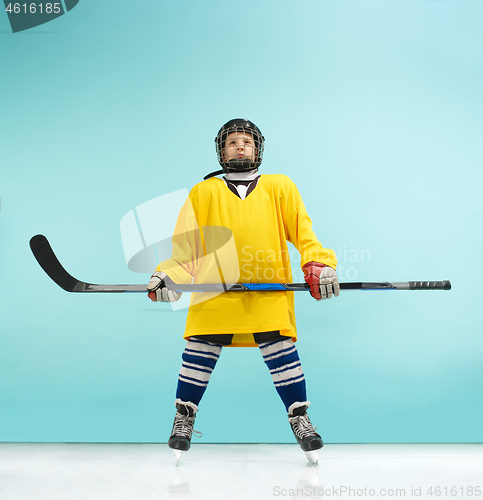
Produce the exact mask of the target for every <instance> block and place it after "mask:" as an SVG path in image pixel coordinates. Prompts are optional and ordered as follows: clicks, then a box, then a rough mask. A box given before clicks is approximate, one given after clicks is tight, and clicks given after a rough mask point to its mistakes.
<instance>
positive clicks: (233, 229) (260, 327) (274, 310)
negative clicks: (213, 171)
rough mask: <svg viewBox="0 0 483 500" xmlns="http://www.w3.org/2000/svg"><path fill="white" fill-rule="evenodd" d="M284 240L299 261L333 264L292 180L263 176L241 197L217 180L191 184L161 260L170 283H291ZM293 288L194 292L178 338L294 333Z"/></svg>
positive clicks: (243, 339)
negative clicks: (166, 254) (169, 250)
mask: <svg viewBox="0 0 483 500" xmlns="http://www.w3.org/2000/svg"><path fill="white" fill-rule="evenodd" d="M287 241H289V242H291V243H292V244H293V245H294V246H295V247H296V248H297V250H298V251H299V252H300V254H301V262H300V265H301V267H303V266H304V265H305V264H306V263H307V262H311V261H316V262H321V263H324V264H326V265H328V266H331V267H333V268H334V269H335V268H336V265H337V259H336V256H335V252H334V251H333V250H329V249H325V248H323V247H322V245H321V244H320V243H319V241H318V240H317V238H316V236H315V234H314V232H313V231H312V222H311V220H310V218H309V216H308V214H307V212H306V210H305V207H304V204H303V201H302V198H301V196H300V194H299V192H298V190H297V188H296V186H295V184H294V183H293V182H292V181H291V180H290V179H289V178H288V177H287V176H285V175H280V174H277V175H264V174H263V175H261V176H260V178H259V179H258V184H257V186H256V187H255V189H254V190H253V191H252V192H251V193H250V194H249V195H248V196H247V197H246V198H245V199H244V200H242V199H241V198H239V197H238V196H236V195H235V194H234V193H233V192H232V191H230V189H229V188H228V187H227V185H226V184H225V181H224V180H223V179H219V178H211V179H209V180H207V181H204V182H201V183H199V184H197V185H196V186H194V187H193V189H192V190H191V192H190V194H189V197H188V199H187V201H186V203H185V205H184V207H183V209H182V210H181V211H180V214H179V216H178V221H177V224H176V229H175V233H174V235H173V240H172V242H173V253H172V258H171V259H168V260H166V261H163V262H161V263H160V264H159V265H158V267H157V268H156V271H163V272H164V273H166V274H167V275H168V276H169V277H170V278H171V279H172V280H173V281H174V282H175V283H179V284H181V283H184V284H186V283H191V282H193V283H222V282H224V283H236V282H238V283H270V282H272V283H291V282H292V270H291V266H290V259H289V249H288V246H287ZM293 294H294V292H278V291H277V292H232V293H193V294H192V295H191V302H190V308H189V311H188V318H187V320H186V329H185V333H184V338H185V339H189V338H190V336H192V335H213V334H234V336H233V340H232V344H231V345H232V346H238V347H252V346H256V345H257V344H256V343H255V341H254V338H253V335H252V334H253V333H259V332H268V331H275V330H278V331H280V334H281V335H284V336H287V337H292V338H293V339H294V341H296V339H297V329H296V325H295V314H294V296H293Z"/></svg>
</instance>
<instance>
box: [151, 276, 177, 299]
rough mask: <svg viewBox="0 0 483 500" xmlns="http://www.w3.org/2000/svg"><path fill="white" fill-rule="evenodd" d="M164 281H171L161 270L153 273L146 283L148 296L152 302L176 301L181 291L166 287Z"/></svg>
mask: <svg viewBox="0 0 483 500" xmlns="http://www.w3.org/2000/svg"><path fill="white" fill-rule="evenodd" d="M166 282H171V283H172V282H173V281H172V280H170V278H169V276H166V274H164V273H163V272H158V273H154V274H153V275H152V276H151V281H150V282H149V283H148V287H147V288H148V297H149V298H150V299H151V300H152V301H153V302H176V301H177V300H179V298H180V297H181V295H183V294H182V293H181V292H174V291H173V290H168V289H167V288H166Z"/></svg>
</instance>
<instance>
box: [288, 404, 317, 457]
mask: <svg viewBox="0 0 483 500" xmlns="http://www.w3.org/2000/svg"><path fill="white" fill-rule="evenodd" d="M309 405H310V403H309V402H308V401H306V402H304V403H294V404H293V405H292V406H290V408H289V409H288V411H289V415H288V421H289V422H290V426H291V427H292V431H293V433H294V436H295V439H296V440H297V443H298V444H299V445H300V447H301V448H302V450H303V451H304V452H305V456H306V457H307V460H308V461H309V462H311V463H313V464H317V463H318V462H319V450H320V448H322V446H324V443H323V442H322V438H321V437H320V435H319V434H317V433H316V432H315V429H316V428H315V427H314V426H313V425H312V423H311V422H310V419H309V416H308V415H307V408H308V407H309Z"/></svg>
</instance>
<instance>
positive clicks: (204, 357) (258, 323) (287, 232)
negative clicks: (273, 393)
mask: <svg viewBox="0 0 483 500" xmlns="http://www.w3.org/2000/svg"><path fill="white" fill-rule="evenodd" d="M215 143H216V151H217V155H218V161H219V163H220V165H221V167H222V170H219V171H217V172H213V173H212V174H209V175H207V176H206V177H205V179H209V180H206V181H205V182H201V183H199V184H197V185H196V186H195V187H194V188H193V189H192V190H191V192H190V195H189V199H188V204H189V205H190V210H189V212H190V213H191V214H192V216H191V220H192V224H191V225H190V224H188V223H187V222H186V220H187V219H189V215H187V212H188V211H186V210H185V211H184V215H182V214H181V213H180V216H179V218H178V224H177V225H178V226H180V227H184V230H181V229H179V230H178V236H175V237H173V255H172V258H171V259H168V260H167V261H164V262H161V263H160V264H159V266H158V267H157V268H156V272H155V273H154V274H153V276H152V278H151V281H150V282H149V284H148V296H149V297H150V298H151V300H153V301H162V302H173V301H176V300H178V299H179V297H180V295H181V294H180V293H177V292H175V291H172V290H169V289H168V288H167V287H166V284H167V283H168V284H169V283H170V282H175V283H178V284H180V283H191V282H192V280H193V278H194V282H195V283H197V282H198V283H199V282H203V276H202V277H200V276H201V275H203V272H204V271H202V270H201V269H202V267H203V264H200V262H202V261H203V257H206V253H207V251H206V240H207V236H206V234H205V235H203V232H205V233H206V232H207V231H208V229H209V228H213V227H216V228H228V229H229V230H230V234H232V235H233V239H234V244H235V246H236V254H237V255H238V258H240V256H243V257H244V258H243V266H242V265H241V264H240V265H239V264H238V260H236V268H237V269H236V271H237V272H236V274H235V276H239V280H238V281H239V282H292V271H291V267H290V260H289V258H288V247H287V241H289V242H291V243H293V245H294V246H295V247H296V248H297V250H298V251H299V252H300V254H301V266H302V269H303V272H304V277H305V281H306V282H307V283H308V284H309V285H310V288H311V291H310V293H311V295H312V296H313V297H314V298H315V299H317V300H321V299H327V298H331V297H332V296H336V297H337V296H338V295H339V282H338V279H337V274H336V271H335V268H336V264H337V260H336V257H335V253H334V251H333V250H328V249H325V248H323V247H322V245H321V244H320V243H319V241H318V240H317V238H316V236H315V234H314V233H313V231H312V228H311V221H310V219H309V217H308V215H307V212H306V210H305V207H304V204H303V202H302V199H301V197H300V194H299V193H298V191H297V188H296V187H295V185H294V184H293V182H292V181H291V180H290V179H289V178H288V177H286V176H284V175H260V174H259V173H258V168H259V166H260V164H261V162H262V156H263V147H264V137H263V136H262V134H261V132H260V130H259V129H258V127H257V126H256V125H254V124H253V123H252V122H250V121H249V120H245V119H235V120H230V121H229V122H227V123H226V124H225V125H223V127H222V128H221V129H220V131H219V132H218V135H217V136H216V138H215ZM221 173H225V176H224V177H223V178H222V179H220V178H216V177H214V176H216V175H218V174H221ZM212 177H213V178H212ZM182 212H183V211H182ZM193 228H197V231H193V230H190V229H193ZM179 234H184V235H185V237H184V239H183V238H182V237H181V238H180V237H179ZM188 234H189V236H186V235H188ZM263 256H266V258H263ZM217 262H218V261H217ZM218 264H219V262H218ZM218 267H219V266H218ZM260 271H261V274H260ZM208 274H209V273H208ZM208 274H207V273H206V272H205V274H204V278H206V276H207V275H208ZM220 274H221V273H220ZM226 278H227V277H226V275H225V276H222V279H224V280H225V282H229V280H228V279H226ZM204 282H207V281H206V279H205V281H204ZM197 295H198V296H199V295H200V294H196V293H195V294H193V295H192V299H191V305H190V308H189V312H188V318H187V321H186V330H185V334H184V338H185V339H186V340H187V344H186V348H185V351H184V353H183V355H182V358H183V364H182V367H181V371H180V374H179V379H178V388H177V393H176V402H175V404H176V409H177V412H176V416H175V420H174V425H173V429H172V432H171V436H170V438H169V442H168V445H169V446H170V448H172V449H173V451H174V452H175V456H176V458H177V459H178V458H179V456H180V455H181V452H182V451H187V450H189V448H190V443H191V435H192V432H193V425H194V421H195V416H196V412H197V410H198V405H199V403H200V400H201V398H202V396H203V393H204V392H205V390H206V387H207V385H208V382H209V379H210V375H211V373H212V371H213V369H214V368H215V365H216V362H217V360H218V358H219V356H220V354H221V351H222V347H223V346H245V347H250V346H258V347H259V348H260V352H261V354H262V356H263V360H264V361H265V363H266V364H267V366H268V368H269V370H270V373H271V375H272V378H273V381H274V384H275V388H276V390H277V392H278V394H279V395H280V397H281V399H282V401H283V403H284V405H285V408H286V410H287V412H288V419H289V422H290V425H291V427H292V430H293V433H294V435H295V438H296V440H297V442H298V443H299V445H300V446H301V448H302V450H303V451H305V452H306V454H307V458H308V459H309V460H310V461H313V462H317V458H318V451H317V450H319V449H320V448H322V446H323V442H322V439H321V437H320V436H319V434H317V433H316V432H315V428H314V427H313V426H312V424H311V422H310V420H309V417H308V415H307V408H308V407H309V404H310V403H309V401H307V396H306V390H305V379H304V374H303V371H302V367H301V364H300V359H299V356H298V353H297V349H296V347H295V345H294V342H295V341H296V340H297V331H296V326H295V315H294V297H293V292H278V291H277V292H250V293H236V292H231V293H230V292H227V293H221V294H213V296H210V297H211V298H209V300H207V299H206V297H205V299H204V300H199V297H196V296H197Z"/></svg>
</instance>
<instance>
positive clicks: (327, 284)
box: [302, 262, 340, 300]
mask: <svg viewBox="0 0 483 500" xmlns="http://www.w3.org/2000/svg"><path fill="white" fill-rule="evenodd" d="M302 270H303V272H304V275H305V276H304V279H305V282H306V283H308V284H309V285H310V295H312V297H313V298H314V299H316V300H324V299H331V298H332V295H334V296H335V297H337V296H338V295H339V290H340V285H339V280H338V278H337V273H336V272H335V269H332V268H331V267H329V266H326V265H325V264H321V263H320V262H307V264H305V266H304V267H303V268H302Z"/></svg>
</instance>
